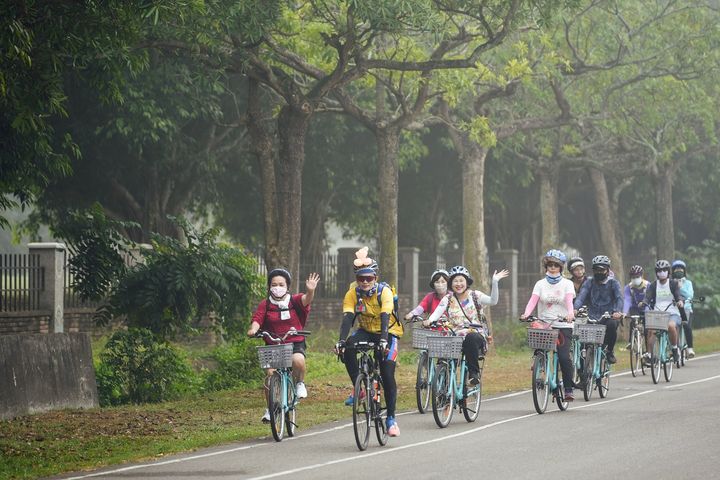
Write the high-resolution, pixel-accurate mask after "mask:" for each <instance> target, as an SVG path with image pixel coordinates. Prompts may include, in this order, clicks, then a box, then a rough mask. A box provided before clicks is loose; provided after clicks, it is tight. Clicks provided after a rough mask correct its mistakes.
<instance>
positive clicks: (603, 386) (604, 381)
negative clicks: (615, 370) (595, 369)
mask: <svg viewBox="0 0 720 480" xmlns="http://www.w3.org/2000/svg"><path fill="white" fill-rule="evenodd" d="M609 366H610V364H609V363H608V361H607V357H606V356H605V353H603V354H602V355H601V356H600V378H598V380H597V389H598V393H599V394H600V398H605V397H607V396H608V391H609V390H610V369H609Z"/></svg>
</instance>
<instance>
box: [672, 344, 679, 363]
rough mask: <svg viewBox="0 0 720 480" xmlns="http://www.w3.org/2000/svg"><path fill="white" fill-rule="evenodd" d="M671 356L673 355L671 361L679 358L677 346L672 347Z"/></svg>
mask: <svg viewBox="0 0 720 480" xmlns="http://www.w3.org/2000/svg"><path fill="white" fill-rule="evenodd" d="M672 356H673V362H677V361H678V359H679V358H680V352H679V351H678V347H677V346H673V347H672Z"/></svg>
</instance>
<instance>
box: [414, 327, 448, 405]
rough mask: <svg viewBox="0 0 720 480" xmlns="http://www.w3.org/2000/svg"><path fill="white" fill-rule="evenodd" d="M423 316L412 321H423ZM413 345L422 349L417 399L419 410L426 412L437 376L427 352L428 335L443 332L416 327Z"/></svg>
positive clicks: (437, 334)
mask: <svg viewBox="0 0 720 480" xmlns="http://www.w3.org/2000/svg"><path fill="white" fill-rule="evenodd" d="M422 321H423V318H422V317H420V316H417V315H416V316H414V317H413V318H412V320H411V322H413V323H416V322H422ZM412 332H413V333H412V347H413V348H415V349H418V350H420V354H419V356H418V366H417V375H416V377H415V400H416V402H417V407H418V411H419V412H420V413H425V412H426V411H427V409H428V405H429V404H430V393H431V387H430V386H431V385H432V381H433V378H434V377H435V362H434V361H433V359H432V358H431V357H430V355H428V352H427V348H428V347H427V337H429V336H439V335H442V332H440V331H438V330H428V329H426V328H419V327H415V328H413V330H412Z"/></svg>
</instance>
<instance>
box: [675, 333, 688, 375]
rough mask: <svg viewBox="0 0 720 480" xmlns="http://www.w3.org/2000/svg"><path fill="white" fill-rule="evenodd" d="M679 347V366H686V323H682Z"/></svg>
mask: <svg viewBox="0 0 720 480" xmlns="http://www.w3.org/2000/svg"><path fill="white" fill-rule="evenodd" d="M678 348H679V349H680V351H679V352H678V354H679V355H678V361H677V366H678V368H680V367H684V366H685V357H686V356H687V348H688V347H687V343H685V328H684V323H681V324H680V338H679V340H678Z"/></svg>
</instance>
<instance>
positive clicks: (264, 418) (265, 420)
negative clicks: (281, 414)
mask: <svg viewBox="0 0 720 480" xmlns="http://www.w3.org/2000/svg"><path fill="white" fill-rule="evenodd" d="M260 421H261V422H262V423H270V410H268V409H267V408H266V409H265V413H264V414H263V416H262V418H261V419H260Z"/></svg>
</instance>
